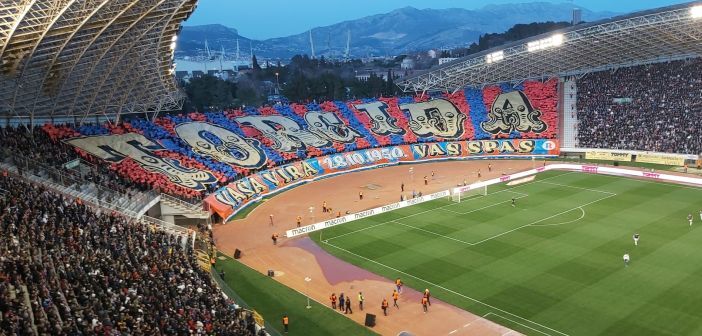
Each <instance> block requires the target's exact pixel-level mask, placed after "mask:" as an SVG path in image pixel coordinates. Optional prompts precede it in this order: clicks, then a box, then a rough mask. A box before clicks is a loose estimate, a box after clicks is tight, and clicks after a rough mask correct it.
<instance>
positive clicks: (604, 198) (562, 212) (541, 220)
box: [473, 194, 617, 245]
mask: <svg viewBox="0 0 702 336" xmlns="http://www.w3.org/2000/svg"><path fill="white" fill-rule="evenodd" d="M614 196H617V194H614V195H609V196H607V197H603V198H600V199H598V200H594V201H592V202H589V203H585V204H583V205H579V206H577V207H575V208H572V209H568V210H566V211H561V212H559V213H557V214H555V215H551V216H548V217H546V218H542V219H539V220H537V221H535V222H531V223H529V224H526V225H522V226H520V227H517V228H514V229H512V230H509V231H505V232H502V233H500V234H497V235H494V236H492V237H489V238H485V239H483V240H481V241H479V242H475V243H473V245H478V244H481V243H484V242H486V241H488V240H492V239H495V238H497V237H500V236H504V235H506V234H508V233H510V232H514V231H517V230H519V229H521V228H525V227H527V226H532V225H534V224H538V223H541V222H543V221H545V220H549V219H551V218H553V217H557V216H560V215H562V214H565V213H568V212H571V211H573V210H575V209H577V208H581V207H585V206H588V205H590V204H593V203H597V202H599V201H603V200H606V199H608V198H610V197H614Z"/></svg>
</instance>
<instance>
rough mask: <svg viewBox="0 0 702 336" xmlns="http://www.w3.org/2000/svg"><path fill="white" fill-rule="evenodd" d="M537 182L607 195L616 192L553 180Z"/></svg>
mask: <svg viewBox="0 0 702 336" xmlns="http://www.w3.org/2000/svg"><path fill="white" fill-rule="evenodd" d="M537 182H540V183H543V184H551V185H555V186H560V187H566V188H572V189H580V190H586V191H592V192H597V193H602V194H608V195H616V193H613V192H610V191H604V190H597V189H590V188H583V187H576V186H572V185H567V184H560V183H554V182H544V181H537Z"/></svg>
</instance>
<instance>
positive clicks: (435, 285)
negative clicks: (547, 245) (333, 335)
mask: <svg viewBox="0 0 702 336" xmlns="http://www.w3.org/2000/svg"><path fill="white" fill-rule="evenodd" d="M325 244H327V245H329V246H331V247H333V248H335V249H337V250H340V251H344V252H346V253H348V254H350V255H353V256H356V257H357V258H360V259H363V260H366V261H369V262H371V263H374V264H376V265H379V266H382V267H385V268H387V269H389V270H392V271H395V272H397V273H401V274H404V275H406V276H408V277H410V278H414V279H416V280H419V281H421V282H424V283H426V284H428V285H431V286H432V287H434V288H439V289H442V290H444V291H446V292H448V293H451V294H454V295H457V296H460V297H462V298H464V299H466V300H469V301H472V302H475V303H478V304H481V305H483V306H485V307H488V308H490V309H492V310H496V311H499V312H501V313H503V314H507V315H509V316H512V317H515V318H518V319H521V320H523V321H527V322H530V323H532V324H534V325H537V326H539V327H542V328H544V329H548V330H551V331H553V332H556V333H558V334H559V335H563V336H569V335H568V334H566V333H562V332H560V331H558V330H556V329H552V328H549V327H547V326H545V325H543V324H540V323H537V322H534V321H531V320H529V319H526V318H523V317H521V316H518V315H515V314H512V313H510V312H508V311H506V310H502V309H500V308H497V307H495V306H492V305H490V304H487V303H485V302H482V301H480V300H478V299H474V298H472V297H470V296H467V295H465V294H461V293H459V292H456V291H454V290H451V289H448V288H446V287H444V286H441V285H439V284H435V283H433V282H431V281H427V280H424V279H422V278H420V277H417V276H414V275H412V274H409V273H407V272H404V271H401V270H399V269H397V268H394V267H391V266H388V265H385V264H383V263H381V262H378V261H376V260H373V259H369V258H366V257H364V256H362V255H359V254H356V253H353V252H351V251H349V250H347V249H344V248H341V247H338V246H336V245H334V244H330V243H327V242H325Z"/></svg>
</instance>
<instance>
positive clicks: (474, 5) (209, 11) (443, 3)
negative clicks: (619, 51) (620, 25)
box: [185, 0, 689, 39]
mask: <svg viewBox="0 0 702 336" xmlns="http://www.w3.org/2000/svg"><path fill="white" fill-rule="evenodd" d="M539 1H540V2H543V1H548V0H539ZM524 2H537V1H529V0H432V1H426V0H423V1H419V0H353V1H339V0H333V1H330V0H264V1H246V0H200V1H199V2H198V7H197V9H196V10H195V13H193V15H192V16H191V17H190V19H189V20H188V21H186V22H185V25H190V26H192V25H202V24H212V23H219V24H223V25H225V26H228V27H232V28H236V29H238V30H239V34H241V35H242V36H246V37H249V38H255V39H266V38H271V37H281V36H288V35H293V34H297V33H301V32H304V31H306V30H308V29H310V28H314V27H320V26H326V25H331V24H335V23H338V22H341V21H346V20H353V19H358V18H361V17H364V16H368V15H374V14H381V13H387V12H390V11H392V10H394V9H397V8H401V7H406V6H412V7H415V8H420V9H423V8H434V9H443V8H465V9H479V8H481V7H483V6H485V5H488V4H509V3H524ZM549 2H554V3H563V2H566V3H572V4H573V5H574V6H578V7H583V8H587V9H590V10H593V11H612V12H620V13H626V12H632V11H637V10H643V9H651V8H657V7H663V6H668V5H673V4H679V3H685V2H689V1H676V0H574V1H549Z"/></svg>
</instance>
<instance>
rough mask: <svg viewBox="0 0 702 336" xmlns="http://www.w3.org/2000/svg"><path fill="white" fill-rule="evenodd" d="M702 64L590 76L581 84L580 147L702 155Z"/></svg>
mask: <svg viewBox="0 0 702 336" xmlns="http://www.w3.org/2000/svg"><path fill="white" fill-rule="evenodd" d="M700 73H702V60H700V59H693V60H684V61H674V62H668V63H659V64H652V65H642V66H635V67H629V68H621V69H618V70H616V71H603V72H598V73H592V74H588V75H587V76H585V77H584V78H582V79H580V80H578V81H577V84H578V103H577V110H578V115H577V116H578V122H579V124H578V127H577V129H578V145H579V147H584V148H611V149H627V150H643V151H655V152H671V153H686V154H700V153H702V77H701V76H700Z"/></svg>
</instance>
